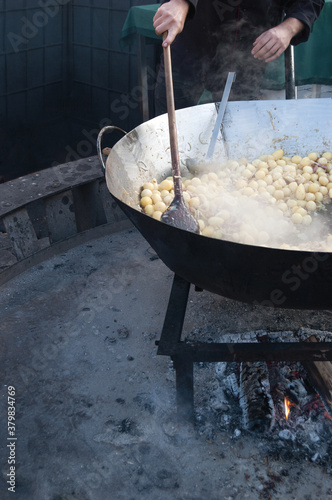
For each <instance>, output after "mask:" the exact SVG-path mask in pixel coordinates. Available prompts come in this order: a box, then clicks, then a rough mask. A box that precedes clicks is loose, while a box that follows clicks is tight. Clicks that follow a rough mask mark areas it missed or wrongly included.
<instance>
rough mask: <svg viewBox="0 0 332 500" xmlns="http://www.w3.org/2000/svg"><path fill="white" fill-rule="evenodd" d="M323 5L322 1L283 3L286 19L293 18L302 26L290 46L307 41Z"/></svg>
mask: <svg viewBox="0 0 332 500" xmlns="http://www.w3.org/2000/svg"><path fill="white" fill-rule="evenodd" d="M324 4H325V1H324V0H313V1H303V0H302V1H301V0H299V1H295V2H291V1H289V2H285V7H284V10H285V13H286V19H287V18H288V17H295V18H296V19H298V20H299V21H301V22H302V23H303V24H304V29H303V30H302V31H301V33H299V34H298V35H297V36H295V37H294V38H293V40H292V45H297V44H299V43H302V42H306V41H307V40H308V38H309V35H310V32H311V29H312V25H313V23H314V22H315V21H316V19H317V18H318V16H319V14H320V12H321V10H322V8H323V7H324Z"/></svg>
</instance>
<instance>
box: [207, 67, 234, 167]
mask: <svg viewBox="0 0 332 500" xmlns="http://www.w3.org/2000/svg"><path fill="white" fill-rule="evenodd" d="M234 79H235V73H234V72H233V71H231V72H229V73H228V76H227V81H226V85H225V89H224V93H223V95H222V99H221V103H220V106H219V111H218V115H217V120H216V123H215V125H214V129H213V132H212V139H211V142H210V145H209V149H208V152H207V154H206V159H207V160H211V159H212V156H213V152H214V148H215V145H216V142H217V137H218V133H219V131H220V127H221V123H222V121H223V118H224V114H225V110H226V106H227V102H228V98H229V94H230V92H231V88H232V83H233V81H234Z"/></svg>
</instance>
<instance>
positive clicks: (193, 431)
mask: <svg viewBox="0 0 332 500" xmlns="http://www.w3.org/2000/svg"><path fill="white" fill-rule="evenodd" d="M172 278H173V276H172V273H171V272H170V271H169V270H168V269H167V268H166V267H165V265H164V264H163V263H162V262H161V261H160V260H159V259H158V258H156V256H155V255H154V252H153V251H152V250H151V249H150V248H149V246H148V244H147V243H146V241H145V240H144V239H143V238H142V237H141V236H140V235H139V234H138V233H137V232H136V230H129V231H125V232H121V233H117V234H115V235H113V236H111V237H104V238H101V239H98V240H95V241H92V242H91V243H89V244H87V245H82V246H80V247H77V248H75V249H73V250H71V251H68V252H66V253H64V254H62V255H58V256H57V257H55V258H53V259H51V260H49V261H47V262H45V263H43V264H42V265H39V266H38V267H36V268H32V269H31V270H29V271H27V272H25V273H24V274H22V275H21V276H19V277H18V278H16V279H14V280H12V281H11V282H10V283H8V284H7V285H4V286H3V287H2V288H1V289H0V311H1V323H0V332H1V335H0V340H1V352H0V357H1V359H0V362H1V364H0V370H1V381H2V386H1V406H0V411H1V421H2V422H3V423H4V425H3V426H2V430H1V434H0V435H1V460H0V463H1V471H2V482H1V484H0V498H1V499H4V500H5V499H7V498H8V499H9V498H17V499H19V500H74V499H75V500H104V499H109V500H136V499H142V500H143V499H144V500H170V499H172V500H173V499H174V500H202V499H208V500H235V499H237V500H240V499H241V500H242V499H250V500H257V499H268V500H269V499H273V500H281V499H282V500H311V499H312V500H314V499H315V500H317V499H319V500H330V499H331V498H332V467H331V463H330V462H329V460H325V461H319V460H316V461H313V460H312V459H310V457H311V456H312V453H308V450H306V449H304V448H303V447H301V446H299V445H298V443H297V442H296V441H294V442H293V441H291V442H290V443H289V442H287V441H284V440H283V439H281V438H280V437H279V434H278V433H279V432H280V429H282V425H283V423H281V424H280V423H279V427H278V428H277V429H276V430H272V431H271V432H270V433H264V434H259V433H257V432H256V433H250V432H248V431H245V430H244V429H243V428H242V427H241V411H240V409H239V407H238V403H237V402H236V400H235V399H233V400H232V401H231V398H229V405H228V413H229V415H230V418H231V420H232V425H228V426H227V425H224V426H223V425H221V413H220V408H219V412H218V411H214V410H213V408H212V407H211V406H210V403H211V401H212V399H211V398H210V395H209V394H210V391H216V389H218V380H217V379H216V378H213V376H211V374H213V373H214V372H213V370H214V369H215V368H214V366H211V365H212V364H210V365H201V366H198V367H197V369H196V370H195V388H196V389H197V396H196V401H195V406H196V411H197V417H198V418H197V425H196V427H195V428H193V427H191V426H190V425H186V424H181V425H180V424H178V423H177V421H176V412H175V386H174V370H173V368H172V363H171V362H170V360H169V358H166V357H160V356H158V357H157V355H156V346H155V341H156V340H157V339H158V338H159V335H160V331H161V327H162V323H163V319H164V314H165V311H166V306H167V302H168V297H169V293H170V288H171V283H172ZM262 312H264V316H262ZM262 317H263V318H264V323H265V325H264V324H263V325H262ZM330 320H331V314H330V313H329V312H315V311H307V312H305V313H303V312H296V311H286V312H285V311H281V310H279V311H273V310H268V311H267V310H262V309H261V310H258V308H253V307H251V306H248V305H245V304H240V303H236V302H234V301H230V300H227V299H224V298H222V297H218V296H213V295H211V294H209V293H207V292H201V293H197V292H195V291H193V290H192V291H191V295H190V302H189V306H188V313H187V317H186V322H185V331H186V332H188V334H190V335H198V334H199V335H202V336H203V337H204V338H208V337H212V338H214V336H215V337H216V338H217V341H218V339H219V336H220V335H221V334H223V333H227V332H245V331H246V330H248V328H250V329H251V330H255V329H257V328H264V327H267V326H269V327H270V328H271V329H272V330H274V331H281V330H282V329H287V330H289V329H290V325H291V324H294V327H295V328H299V327H301V326H303V325H304V324H306V325H307V326H308V327H309V328H319V329H322V328H323V329H328V328H329V324H330ZM9 386H12V387H14V388H15V409H16V420H15V424H16V430H15V437H16V438H17V440H15V441H13V440H8V439H7V438H8V432H7V407H8V405H7V401H8V388H9ZM322 425H324V429H325V431H324V432H325V436H328V439H327V441H326V443H322V447H324V446H325V451H326V446H327V444H328V445H329V446H330V450H332V446H331V437H332V430H331V426H329V425H328V421H326V422H325V423H324V424H322V423H320V426H322ZM11 439H12V438H11ZM8 442H9V443H14V446H12V452H13V453H12V455H11V456H13V454H14V458H15V462H16V463H15V467H16V468H15V495H14V496H13V495H12V493H11V492H9V491H8V489H7V488H8V487H9V486H10V484H8V483H6V481H7V480H8V476H7V474H9V470H10V469H9V467H10V465H9V464H8V457H9V456H10V450H11V449H10V448H9V447H7V443H8ZM317 446H318V447H319V443H318V444H317V443H316V444H315V447H316V448H315V450H316V449H317Z"/></svg>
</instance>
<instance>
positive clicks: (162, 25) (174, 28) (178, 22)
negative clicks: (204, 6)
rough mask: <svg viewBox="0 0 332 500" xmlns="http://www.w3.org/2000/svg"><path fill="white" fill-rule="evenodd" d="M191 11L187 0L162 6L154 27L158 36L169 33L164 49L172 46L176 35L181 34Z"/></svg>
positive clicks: (177, 0) (170, 2)
mask: <svg viewBox="0 0 332 500" xmlns="http://www.w3.org/2000/svg"><path fill="white" fill-rule="evenodd" d="M188 11H189V2H187V0H170V1H169V2H167V3H164V4H162V5H161V6H160V7H159V9H158V10H157V13H156V15H155V16H154V18H153V27H154V29H155V32H156V34H157V35H159V36H160V35H162V34H163V33H165V32H166V31H167V37H166V38H165V40H164V41H163V47H167V46H168V45H170V44H171V43H172V42H173V41H174V39H175V37H176V35H178V34H179V33H181V31H182V30H183V26H184V23H185V20H186V17H187V14H188Z"/></svg>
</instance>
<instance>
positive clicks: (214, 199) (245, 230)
mask: <svg viewBox="0 0 332 500" xmlns="http://www.w3.org/2000/svg"><path fill="white" fill-rule="evenodd" d="M202 171H203V174H202V175H200V176H199V177H198V176H192V175H190V174H189V173H188V175H186V176H185V177H183V178H182V185H183V196H184V199H185V201H186V203H187V205H188V207H189V208H190V210H191V211H192V213H193V214H194V215H195V217H196V218H197V220H198V223H199V226H200V230H201V234H202V235H204V236H209V237H214V238H220V239H221V238H222V239H226V240H230V241H235V242H240V243H246V244H255V245H267V246H277V247H280V246H283V247H284V248H299V247H301V245H307V244H308V242H312V240H313V239H314V240H315V241H317V242H318V240H320V239H321V237H322V236H321V234H322V231H321V229H322V228H321V227H320V221H319V217H318V216H317V215H318V213H319V212H320V211H322V210H324V208H325V207H326V204H327V203H330V201H331V199H332V153H331V152H324V153H323V154H321V155H320V154H319V153H317V152H311V153H309V154H308V155H307V156H305V157H301V156H299V155H295V156H293V157H286V156H284V151H283V150H282V149H278V150H276V151H274V152H273V153H272V154H269V155H262V156H260V157H259V158H257V159H255V160H253V161H251V162H250V161H248V160H247V159H245V158H241V159H240V160H238V161H232V160H230V161H227V162H225V163H223V164H221V163H220V164H218V165H216V164H215V163H214V164H213V165H212V164H211V169H210V170H209V168H207V167H206V165H204V166H203V168H202ZM173 196H174V191H173V181H172V178H171V177H168V178H167V179H165V180H163V181H162V182H160V183H158V182H157V181H156V180H155V179H152V180H151V182H147V183H145V184H144V185H143V186H142V190H141V193H140V207H141V209H142V210H143V211H144V213H146V214H148V215H150V216H152V217H154V218H155V219H157V220H160V218H161V215H162V213H163V212H164V211H165V210H166V208H167V207H168V206H169V204H170V203H171V201H172V199H173ZM313 220H315V224H312V222H313ZM309 228H314V229H310V231H309ZM323 233H324V231H323ZM304 235H306V237H305V236H304ZM326 236H327V234H326V230H325V234H324V240H325V239H326ZM330 240H331V241H330ZM326 241H328V245H329V246H330V245H332V236H331V238H330V239H328V238H327V239H326ZM317 244H318V243H317ZM323 247H324V245H323ZM323 247H322V242H321V241H320V246H319V249H321V248H323Z"/></svg>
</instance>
